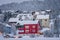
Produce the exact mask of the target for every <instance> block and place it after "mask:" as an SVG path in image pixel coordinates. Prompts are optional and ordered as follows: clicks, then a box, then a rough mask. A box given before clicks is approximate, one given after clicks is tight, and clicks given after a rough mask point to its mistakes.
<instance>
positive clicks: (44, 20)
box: [36, 15, 49, 27]
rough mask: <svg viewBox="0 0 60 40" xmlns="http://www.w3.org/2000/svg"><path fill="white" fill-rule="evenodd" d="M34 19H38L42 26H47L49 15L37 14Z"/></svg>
mask: <svg viewBox="0 0 60 40" xmlns="http://www.w3.org/2000/svg"><path fill="white" fill-rule="evenodd" d="M36 20H39V22H40V25H41V26H42V27H49V15H37V17H36Z"/></svg>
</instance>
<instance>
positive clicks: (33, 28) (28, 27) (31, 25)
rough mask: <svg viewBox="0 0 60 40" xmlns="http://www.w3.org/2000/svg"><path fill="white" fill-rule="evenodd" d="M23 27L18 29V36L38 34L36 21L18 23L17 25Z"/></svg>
mask: <svg viewBox="0 0 60 40" xmlns="http://www.w3.org/2000/svg"><path fill="white" fill-rule="evenodd" d="M21 23H22V25H23V27H20V28H18V30H19V32H18V33H19V34H35V33H38V30H39V24H38V21H20V22H19V24H20V25H21Z"/></svg>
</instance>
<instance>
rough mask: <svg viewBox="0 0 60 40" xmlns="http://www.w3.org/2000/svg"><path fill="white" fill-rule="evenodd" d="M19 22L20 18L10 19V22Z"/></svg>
mask: <svg viewBox="0 0 60 40" xmlns="http://www.w3.org/2000/svg"><path fill="white" fill-rule="evenodd" d="M17 21H18V18H10V19H9V22H17Z"/></svg>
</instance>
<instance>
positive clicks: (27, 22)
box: [17, 20, 38, 25]
mask: <svg viewBox="0 0 60 40" xmlns="http://www.w3.org/2000/svg"><path fill="white" fill-rule="evenodd" d="M17 23H19V24H21V25H23V24H37V23H38V20H35V21H18V22H17Z"/></svg>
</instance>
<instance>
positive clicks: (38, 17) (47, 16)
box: [36, 15, 49, 19]
mask: <svg viewBox="0 0 60 40" xmlns="http://www.w3.org/2000/svg"><path fill="white" fill-rule="evenodd" d="M36 19H49V15H37V18H36Z"/></svg>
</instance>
